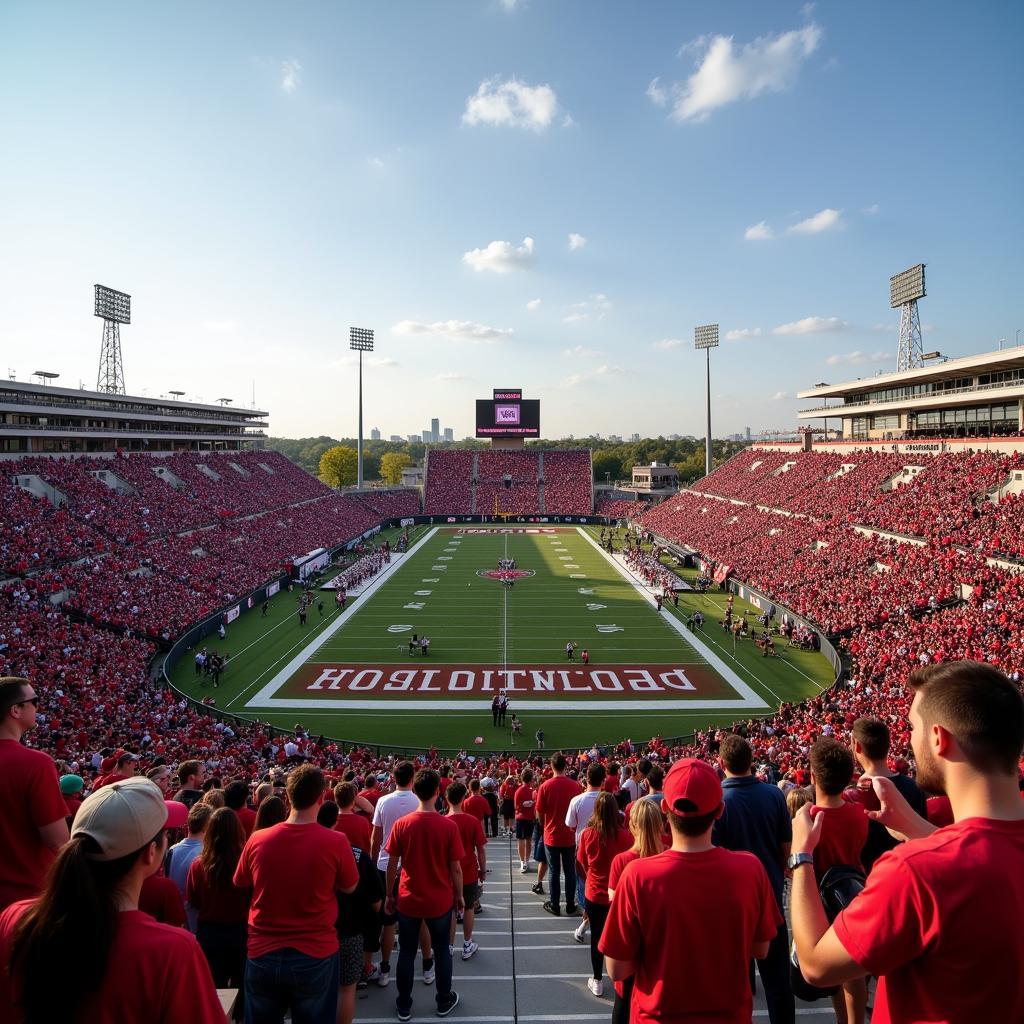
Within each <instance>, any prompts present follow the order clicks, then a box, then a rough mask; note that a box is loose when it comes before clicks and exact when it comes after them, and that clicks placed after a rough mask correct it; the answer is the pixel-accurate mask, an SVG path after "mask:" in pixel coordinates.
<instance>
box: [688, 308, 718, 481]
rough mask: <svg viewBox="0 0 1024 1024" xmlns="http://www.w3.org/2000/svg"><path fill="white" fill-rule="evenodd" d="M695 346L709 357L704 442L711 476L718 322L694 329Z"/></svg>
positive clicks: (706, 471)
mask: <svg viewBox="0 0 1024 1024" xmlns="http://www.w3.org/2000/svg"><path fill="white" fill-rule="evenodd" d="M693 347H694V348H695V349H697V350H698V351H699V350H700V349H704V355H705V357H706V359H707V377H706V380H707V391H708V403H707V413H708V433H707V439H706V441H705V442H704V475H705V476H711V350H712V349H713V348H718V324H704V326H703V327H694V329H693Z"/></svg>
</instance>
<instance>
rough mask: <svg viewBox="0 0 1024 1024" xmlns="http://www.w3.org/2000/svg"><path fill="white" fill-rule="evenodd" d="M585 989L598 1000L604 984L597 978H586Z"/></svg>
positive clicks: (602, 993)
mask: <svg viewBox="0 0 1024 1024" xmlns="http://www.w3.org/2000/svg"><path fill="white" fill-rule="evenodd" d="M587 988H589V989H590V991H591V992H593V993H594V995H595V996H597V997H598V998H600V997H601V996H603V995H604V982H603V981H601V980H600V979H598V978H587Z"/></svg>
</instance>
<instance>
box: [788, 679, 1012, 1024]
mask: <svg viewBox="0 0 1024 1024" xmlns="http://www.w3.org/2000/svg"><path fill="white" fill-rule="evenodd" d="M908 684H909V686H910V688H911V689H912V690H913V691H914V699H913V703H912V704H911V707H910V715H909V723H910V726H911V730H912V740H911V742H912V746H913V749H914V756H915V758H916V760H917V766H918V777H917V781H918V783H919V785H920V786H921V788H922V789H923V790H925V791H926V792H931V793H945V794H946V795H947V796H948V797H949V801H950V806H951V808H952V811H953V824H952V825H947V826H946V827H945V828H941V829H936V828H935V827H934V826H933V825H931V824H929V823H928V822H927V821H925V820H924V819H923V818H921V817H920V816H919V815H917V814H915V813H914V812H913V810H912V809H911V808H910V806H909V804H908V803H907V801H906V800H905V799H904V798H903V796H902V795H901V794H900V792H899V790H898V789H897V788H896V786H895V785H893V783H892V781H891V780H890V779H887V778H883V777H878V778H875V779H874V780H873V786H874V790H875V793H876V795H877V796H878V798H879V802H880V809H879V810H877V811H870V812H869V815H870V817H872V818H873V819H874V820H876V821H880V822H881V823H882V824H883V825H885V826H886V827H887V828H888V829H890V830H891V831H892V832H893V833H896V834H898V835H899V837H901V838H903V837H905V838H906V839H907V842H904V843H902V844H901V845H900V846H897V847H896V848H895V849H894V850H891V851H889V852H888V853H885V854H883V855H882V856H881V857H880V858H879V859H878V860H877V861H876V862H875V865H874V869H873V870H872V872H871V875H870V877H869V878H868V883H867V886H866V887H865V888H864V890H863V892H861V893H860V895H858V896H857V897H856V898H855V899H854V900H853V901H852V902H851V903H850V905H849V906H848V907H847V908H846V909H845V910H843V911H841V912H840V913H839V914H838V916H837V917H836V919H835V921H834V923H833V924H832V926H831V927H830V926H829V924H828V920H827V919H826V916H825V911H824V909H823V907H822V903H821V899H820V897H819V895H818V889H817V886H816V885H815V881H814V872H813V871H812V870H809V869H808V868H807V867H805V865H813V863H814V848H815V846H816V845H817V842H818V839H819V837H820V834H821V825H820V823H819V822H820V821H821V816H820V815H819V816H818V817H817V818H815V819H813V821H812V819H811V816H810V811H809V808H807V807H805V808H803V809H802V810H801V811H800V813H799V814H798V815H797V817H796V820H795V821H794V823H793V847H792V849H793V853H792V854H791V856H790V859H789V866H790V868H791V869H792V871H793V893H792V901H791V906H792V919H793V936H794V939H795V941H796V949H797V955H798V957H799V960H800V967H801V971H802V973H803V975H804V977H805V978H806V979H807V980H808V981H809V982H811V983H812V984H814V985H820V986H832V985H841V984H842V983H843V982H846V981H850V980H853V979H855V978H862V977H865V976H866V975H868V974H874V975H877V976H878V977H879V979H880V980H879V984H878V993H877V996H876V997H875V1011H874V1015H873V1017H872V1020H873V1024H889V1022H893V1024H897V1022H903V1021H907V1022H909V1021H921V1020H936V1021H937V1020H942V1021H946V1022H948V1024H974V1022H977V1021H987V1020H993V1021H994V1020H1006V1021H1009V1020H1024V973H1022V972H1021V970H1020V964H1021V962H1022V960H1024V932H1022V930H1021V927H1020V922H1021V919H1022V915H1024V801H1022V800H1021V796H1020V791H1019V785H1018V779H1019V768H1018V761H1019V758H1020V756H1021V751H1022V749H1024V698H1022V697H1021V693H1020V690H1019V689H1018V687H1017V686H1016V685H1015V684H1014V683H1012V682H1011V681H1010V680H1009V679H1007V678H1006V676H1004V675H1003V674H1002V673H1001V672H999V671H997V670H996V669H994V668H992V667H991V666H990V665H984V664H980V663H977V662H967V661H962V662H940V663H938V664H934V665H926V666H923V667H921V668H919V669H917V670H916V671H914V672H913V673H911V675H910V678H909V680H908Z"/></svg>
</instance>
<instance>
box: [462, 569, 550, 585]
mask: <svg viewBox="0 0 1024 1024" xmlns="http://www.w3.org/2000/svg"><path fill="white" fill-rule="evenodd" d="M476 574H477V576H483V577H484V579H488V580H501V581H503V582H504V581H508V580H522V579H526V577H527V576H536V575H537V574H536V573H535V572H534V571H533V570H532V569H477V571H476Z"/></svg>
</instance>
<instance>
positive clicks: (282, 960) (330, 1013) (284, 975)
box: [245, 946, 448, 1024]
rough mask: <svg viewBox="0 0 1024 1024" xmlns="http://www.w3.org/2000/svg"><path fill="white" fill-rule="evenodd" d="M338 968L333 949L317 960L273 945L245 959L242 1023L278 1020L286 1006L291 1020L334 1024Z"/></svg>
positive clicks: (302, 1023) (278, 1022)
mask: <svg viewBox="0 0 1024 1024" xmlns="http://www.w3.org/2000/svg"><path fill="white" fill-rule="evenodd" d="M447 948H448V947H447V946H445V949H447ZM338 972H339V966H338V954H337V953H334V954H333V955H332V956H329V957H325V958H324V959H322V960H320V959H317V958H316V957H312V956H306V955H305V953H300V952H299V951H298V950H297V949H275V950H274V952H273V953H268V954H267V955H266V956H261V957H257V958H256V959H255V960H248V961H246V965H245V1024H281V1022H282V1021H283V1020H284V1015H285V1012H286V1011H287V1010H288V1009H291V1013H292V1024H334V1021H335V1017H336V1015H337V1010H338V978H339V973H338Z"/></svg>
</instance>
